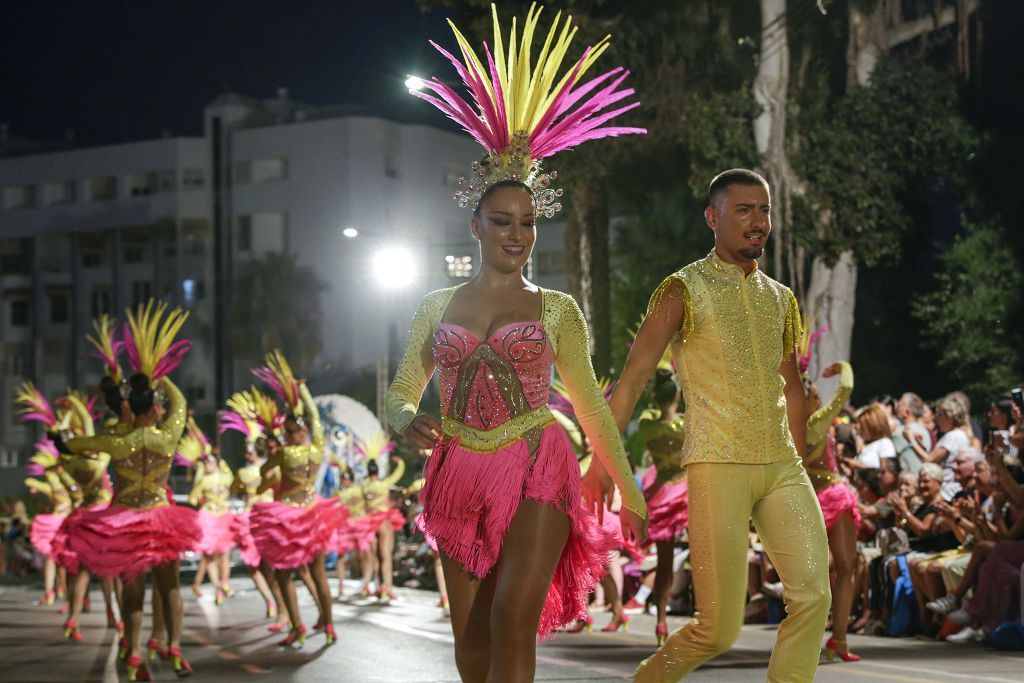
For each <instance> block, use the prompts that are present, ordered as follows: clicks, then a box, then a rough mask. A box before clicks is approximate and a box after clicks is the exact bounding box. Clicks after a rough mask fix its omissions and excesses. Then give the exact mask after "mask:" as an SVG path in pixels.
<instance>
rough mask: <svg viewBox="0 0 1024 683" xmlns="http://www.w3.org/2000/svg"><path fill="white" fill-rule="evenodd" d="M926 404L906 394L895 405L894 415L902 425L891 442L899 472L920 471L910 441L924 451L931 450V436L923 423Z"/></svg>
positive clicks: (918, 461)
mask: <svg viewBox="0 0 1024 683" xmlns="http://www.w3.org/2000/svg"><path fill="white" fill-rule="evenodd" d="M927 410H928V404H927V403H925V402H924V401H923V400H922V399H921V397H920V396H918V395H917V394H914V393H910V392H907V393H905V394H903V395H902V396H900V400H899V403H897V404H896V415H897V416H898V417H899V418H900V422H902V423H903V427H902V429H900V430H898V431H896V432H894V433H893V436H892V441H893V444H895V446H896V453H897V458H898V459H899V463H900V471H901V472H913V473H915V474H916V473H917V471H918V470H919V469H921V459H920V458H919V457H917V454H916V453H914V447H913V445H912V444H911V441H914V440H915V439H916V440H917V441H918V442H919V443H920V444H921V446H922V447H923V448H924V450H925V451H931V449H932V443H933V442H932V435H931V432H929V431H928V427H926V426H925V425H924V423H923V419H924V416H925V412H926V411H927Z"/></svg>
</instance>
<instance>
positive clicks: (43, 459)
mask: <svg viewBox="0 0 1024 683" xmlns="http://www.w3.org/2000/svg"><path fill="white" fill-rule="evenodd" d="M34 448H35V449H36V452H35V453H34V454H33V455H32V457H31V458H29V465H28V468H27V470H28V475H29V476H30V477H41V476H43V475H44V474H46V470H48V469H52V468H54V467H56V466H57V463H58V462H59V459H60V452H59V451H58V450H57V444H55V443H54V442H53V441H52V440H51V439H50V438H49V437H47V436H44V437H43V438H41V439H40V440H39V441H36V443H35V446H34Z"/></svg>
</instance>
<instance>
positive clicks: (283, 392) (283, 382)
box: [251, 349, 304, 417]
mask: <svg viewBox="0 0 1024 683" xmlns="http://www.w3.org/2000/svg"><path fill="white" fill-rule="evenodd" d="M264 362H265V363H266V365H264V366H263V367H259V368H253V369H252V370H251V372H252V374H254V375H255V376H256V377H257V378H258V379H259V380H260V381H262V382H263V383H264V384H266V385H267V386H268V387H270V389H271V390H272V391H273V392H274V393H275V394H277V395H278V396H280V397H281V400H282V401H284V403H285V405H286V406H287V407H288V411H289V412H290V413H291V414H292V415H295V416H296V417H301V416H302V413H303V412H304V407H303V405H302V399H301V398H300V396H299V380H297V379H295V375H294V373H292V368H291V366H290V365H288V361H287V360H285V357H284V354H283V353H281V350H280V349H274V350H273V351H271V352H270V353H268V354H267V356H266V358H265V360H264Z"/></svg>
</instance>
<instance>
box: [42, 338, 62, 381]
mask: <svg viewBox="0 0 1024 683" xmlns="http://www.w3.org/2000/svg"><path fill="white" fill-rule="evenodd" d="M42 346H43V349H42V350H43V357H42V359H41V362H42V368H43V374H46V375H63V374H64V373H65V372H66V371H67V363H66V361H65V360H64V356H65V355H66V354H65V353H64V342H62V341H60V340H57V339H44V340H43V344H42Z"/></svg>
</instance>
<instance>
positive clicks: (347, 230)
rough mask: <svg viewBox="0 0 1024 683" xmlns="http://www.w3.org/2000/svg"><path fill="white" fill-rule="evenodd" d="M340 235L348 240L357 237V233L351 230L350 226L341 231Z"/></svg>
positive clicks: (353, 229)
mask: <svg viewBox="0 0 1024 683" xmlns="http://www.w3.org/2000/svg"><path fill="white" fill-rule="evenodd" d="M341 234H342V235H344V236H345V237H347V238H349V239H352V238H353V237H359V231H358V230H356V229H355V228H353V227H352V226H351V225H350V226H348V227H347V228H345V229H344V230H342V231H341Z"/></svg>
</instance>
